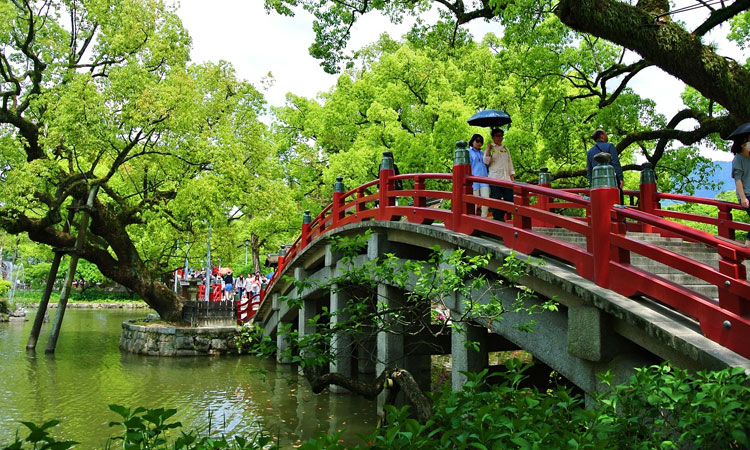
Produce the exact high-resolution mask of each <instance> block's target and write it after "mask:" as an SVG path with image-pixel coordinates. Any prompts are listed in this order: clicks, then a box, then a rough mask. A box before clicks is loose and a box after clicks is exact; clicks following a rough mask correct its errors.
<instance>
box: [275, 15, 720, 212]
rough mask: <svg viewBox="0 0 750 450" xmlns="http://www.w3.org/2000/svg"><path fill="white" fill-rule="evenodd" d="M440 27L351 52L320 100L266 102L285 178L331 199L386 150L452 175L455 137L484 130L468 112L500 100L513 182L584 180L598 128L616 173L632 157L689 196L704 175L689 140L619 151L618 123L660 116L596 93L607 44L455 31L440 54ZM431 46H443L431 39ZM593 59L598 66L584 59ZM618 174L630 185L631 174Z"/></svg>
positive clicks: (553, 25) (661, 121)
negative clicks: (507, 120) (614, 157)
mask: <svg viewBox="0 0 750 450" xmlns="http://www.w3.org/2000/svg"><path fill="white" fill-rule="evenodd" d="M441 31H442V28H437V29H417V30H413V31H412V33H410V34H409V35H407V40H406V42H397V41H394V40H392V39H391V38H390V37H388V36H387V35H383V36H381V37H380V39H379V40H378V41H377V42H376V43H374V44H372V45H370V46H368V47H366V48H365V49H363V50H361V51H360V52H358V54H357V59H356V63H357V64H356V68H352V69H349V70H347V71H345V72H344V73H343V74H342V75H341V76H340V77H339V79H338V82H337V83H336V85H335V86H334V87H332V88H331V90H330V91H329V92H327V93H325V94H322V95H321V96H320V98H319V100H312V99H305V98H300V97H297V96H292V95H290V96H289V97H288V98H287V102H288V103H287V105H286V106H285V107H283V108H277V109H276V115H277V119H278V122H279V125H278V129H279V130H280V133H281V135H282V136H283V137H284V142H285V144H286V145H287V148H288V149H289V152H290V153H294V154H295V155H298V156H299V157H300V160H298V162H297V163H296V164H297V165H298V166H299V168H300V170H298V171H295V172H292V171H291V170H290V179H292V180H300V179H304V180H305V185H306V186H308V187H309V192H313V195H312V196H310V198H311V199H318V201H319V204H320V205H323V204H326V203H327V202H329V201H330V195H331V190H332V186H333V184H334V180H335V178H336V177H337V176H342V177H344V180H345V183H346V185H347V186H349V187H354V186H356V185H359V184H361V183H364V182H366V181H369V180H371V179H373V178H376V177H377V168H378V163H379V161H380V158H381V154H382V152H383V151H384V150H390V151H393V153H394V155H395V159H396V162H397V164H398V166H399V169H400V171H401V172H402V173H415V172H447V171H450V170H451V166H452V149H453V148H454V143H455V141H456V140H459V139H463V140H468V137H469V136H470V135H471V133H475V132H480V133H485V134H487V130H486V129H480V128H474V127H470V126H469V125H468V124H467V123H466V118H467V117H469V116H470V115H471V114H472V113H473V112H474V111H476V110H478V109H483V108H488V107H493V108H496V107H500V108H502V109H504V110H505V111H507V112H508V113H510V114H511V116H512V117H513V119H514V121H513V125H512V127H511V128H510V129H509V130H508V131H507V133H506V140H505V142H506V146H507V147H508V148H509V150H510V152H511V154H512V156H513V161H514V166H515V169H516V175H517V178H518V179H519V180H523V181H527V182H535V181H536V179H537V176H538V173H539V170H540V169H541V168H542V167H547V168H549V169H550V171H551V172H552V174H553V177H554V178H555V179H556V180H557V181H556V184H557V185H559V186H563V187H565V186H580V185H585V184H587V180H586V179H585V178H584V176H585V174H586V171H585V154H586V151H587V150H588V148H589V147H590V145H591V141H590V140H589V138H588V136H589V135H590V134H591V131H592V130H593V129H594V128H595V127H598V126H604V127H606V128H607V129H613V130H615V131H614V132H613V133H612V134H614V135H617V134H619V136H618V137H617V138H616V140H621V145H618V148H621V149H622V153H621V160H622V161H623V163H624V165H625V169H626V170H640V166H639V165H637V164H634V162H635V159H636V152H638V153H640V156H641V157H643V158H645V159H647V160H648V161H650V162H651V163H652V164H654V165H655V166H656V170H657V171H658V172H659V174H660V177H659V180H660V183H661V187H662V189H665V190H670V191H675V190H676V191H690V190H691V189H693V188H694V186H696V185H701V184H704V183H705V182H706V180H707V179H708V176H709V172H710V170H709V169H712V167H713V164H712V163H711V162H710V161H709V160H707V159H706V158H703V157H701V156H699V155H697V152H695V149H694V148H693V147H682V148H679V147H678V148H670V151H668V152H667V151H665V149H666V147H664V146H661V144H660V143H656V144H650V143H648V142H639V146H638V149H637V150H633V149H632V148H633V146H631V147H630V148H628V144H627V142H628V141H627V139H628V138H627V136H628V134H627V132H624V131H617V130H623V129H628V130H637V131H636V132H638V133H641V132H646V131H649V130H653V129H655V128H656V129H658V128H659V127H663V126H664V125H665V123H666V119H665V118H664V117H662V116H660V115H658V114H656V113H655V112H654V104H653V102H652V101H650V100H644V99H642V98H640V97H639V96H638V95H636V94H635V93H633V92H632V91H631V90H630V89H629V88H627V87H626V86H625V85H624V84H622V85H621V86H620V87H619V88H618V89H617V90H616V91H615V92H613V93H609V94H608V93H607V92H599V91H598V90H597V89H598V88H597V86H598V83H600V81H595V77H596V76H597V74H598V73H600V72H598V71H601V70H603V69H601V68H600V67H609V66H607V64H605V63H606V62H607V61H609V63H611V64H614V62H615V61H616V60H617V58H619V56H620V55H619V54H618V53H617V51H616V49H615V48H614V46H612V45H611V44H609V43H606V42H596V43H595V42H589V41H587V42H584V43H582V45H580V46H579V47H576V48H573V47H569V48H568V47H565V48H564V51H563V50H561V48H560V47H564V46H563V45H562V44H561V45H558V46H557V47H553V46H552V45H551V44H550V45H536V43H529V42H527V41H525V40H524V39H523V38H522V37H518V35H517V34H514V33H506V35H505V37H503V38H502V39H500V38H497V37H495V36H493V35H488V36H487V37H485V40H484V41H483V42H482V43H474V42H472V41H470V40H468V39H466V38H464V39H463V40H461V42H460V43H455V42H454V44H453V45H454V47H453V49H452V50H453V51H451V52H443V51H442V50H437V49H442V48H444V47H445V46H446V45H447V43H448V41H447V39H449V37H447V36H444V35H443V34H441ZM537 33H538V35H539V36H544V37H543V38H542V37H540V38H539V39H544V40H545V42H549V43H551V42H552V41H554V40H555V39H557V40H560V39H563V38H562V37H561V36H562V35H564V34H565V33H566V28H565V27H564V26H562V25H561V24H560V23H559V22H558V21H557V20H555V19H548V20H547V21H546V22H545V23H543V24H540V25H539V27H538V28H537ZM441 41H443V42H444V45H443V46H440V45H438V44H436V42H441ZM595 54H596V55H599V56H598V58H594V55H595ZM595 59H597V60H598V61H601V63H600V64H593V63H592V61H593V60H595ZM615 76H616V73H611V74H610V75H608V77H609V78H612V77H615ZM319 101H320V103H319ZM644 130H645V131H644ZM487 138H488V139H489V136H487ZM665 145H666V144H665ZM288 155H289V154H288ZM287 160H288V161H292V160H294V158H293V157H291V156H288V157H287ZM303 161H304V163H303ZM662 161H663V162H662ZM292 167H293V166H292ZM292 173H293V174H292ZM628 181H629V183H630V187H631V188H637V183H638V177H637V176H629V177H628ZM318 208H320V206H318ZM311 209H315V208H311Z"/></svg>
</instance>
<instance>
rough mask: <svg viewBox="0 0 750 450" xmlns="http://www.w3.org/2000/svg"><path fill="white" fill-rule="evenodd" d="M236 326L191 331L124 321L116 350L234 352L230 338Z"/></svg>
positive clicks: (171, 353)
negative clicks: (118, 348) (118, 347)
mask: <svg viewBox="0 0 750 450" xmlns="http://www.w3.org/2000/svg"><path fill="white" fill-rule="evenodd" d="M238 330H239V327H235V326H223V327H206V328H192V327H179V326H173V325H166V324H163V323H149V322H144V321H143V320H126V321H125V322H123V323H122V334H121V335H120V349H121V350H123V351H127V352H130V353H137V354H141V355H152V356H206V355H221V354H227V353H232V354H236V353H237V346H236V345H235V342H234V336H235V335H236V334H237V331H238Z"/></svg>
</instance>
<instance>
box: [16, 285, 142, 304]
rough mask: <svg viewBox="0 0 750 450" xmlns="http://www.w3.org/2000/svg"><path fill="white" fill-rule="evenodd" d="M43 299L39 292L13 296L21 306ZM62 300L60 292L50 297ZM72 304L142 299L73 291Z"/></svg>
mask: <svg viewBox="0 0 750 450" xmlns="http://www.w3.org/2000/svg"><path fill="white" fill-rule="evenodd" d="M41 298H42V291H38V290H17V291H16V293H15V295H14V296H13V301H14V302H16V303H21V304H31V303H39V300H41ZM59 299H60V291H53V292H52V295H50V301H51V302H56V301H58V300H59ZM68 301H70V302H91V303H116V302H134V301H141V299H140V297H138V296H137V295H135V294H133V293H129V292H122V291H116V292H109V291H104V290H100V289H95V288H92V289H86V290H85V291H81V290H78V289H73V290H72V291H71V292H70V297H69V298H68Z"/></svg>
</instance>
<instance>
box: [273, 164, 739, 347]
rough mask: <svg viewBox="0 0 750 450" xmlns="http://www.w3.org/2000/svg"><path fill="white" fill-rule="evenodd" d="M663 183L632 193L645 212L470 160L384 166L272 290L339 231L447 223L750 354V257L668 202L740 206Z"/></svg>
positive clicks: (329, 217) (347, 196) (311, 228)
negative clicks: (654, 266)
mask: <svg viewBox="0 0 750 450" xmlns="http://www.w3.org/2000/svg"><path fill="white" fill-rule="evenodd" d="M430 179H438V180H451V181H452V184H451V187H450V189H451V190H450V191H443V190H427V189H425V185H424V184H425V183H424V182H425V181H426V180H430ZM397 180H414V183H415V184H414V189H402V190H396V189H395V181H397ZM474 182H480V183H487V184H488V185H493V186H502V187H509V188H512V189H513V192H514V200H513V202H512V203H511V202H507V201H505V200H498V199H492V198H485V197H479V196H474V195H473V192H472V191H473V190H472V183H474ZM655 186H656V185H655V181H650V182H649V181H646V182H644V181H643V178H642V183H641V189H640V190H639V191H626V192H625V193H626V194H627V195H629V196H630V197H631V199H632V198H638V203H637V205H634V206H630V207H624V206H619V205H617V204H618V203H619V191H618V190H617V189H616V188H614V187H609V188H606V189H602V188H596V189H590V190H589V189H564V190H561V189H553V188H552V187H551V186H550V185H549V184H539V185H535V184H526V183H521V182H511V181H509V180H497V179H493V178H488V177H478V176H472V175H471V172H470V167H469V166H468V164H467V163H466V162H462V163H458V162H457V163H456V165H454V170H453V173H451V174H403V175H395V174H394V173H393V170H392V169H381V171H380V174H379V178H378V179H377V180H372V181H369V182H367V183H365V184H363V185H361V186H358V187H355V188H354V189H351V190H349V191H347V192H334V201H333V202H332V203H331V204H329V205H328V206H326V207H325V208H324V209H323V210H322V211H321V212H320V213H319V214H318V215H317V216H316V217H315V219H314V220H312V221H310V223H305V224H303V227H302V234H301V236H300V238H298V239H297V240H296V241H295V243H294V244H293V245H292V247H291V248H290V250H289V252H288V254H287V257H286V258H283V259H282V258H280V259H281V261H280V263H279V270H278V271H277V272H276V273H275V276H274V277H273V278H272V280H271V282H270V285H269V287H268V289H269V290H270V289H272V288H273V286H274V285H275V283H276V280H277V279H278V278H279V277H280V276H281V273H282V272H283V269H284V265H285V264H284V263H286V262H289V261H291V260H293V259H294V258H295V257H296V256H297V255H298V254H299V252H300V251H301V250H302V249H303V248H304V247H306V246H307V245H308V244H309V243H311V242H312V241H313V240H315V239H316V238H317V237H319V236H321V235H322V234H323V233H325V232H327V231H329V230H331V229H335V228H337V227H339V226H342V225H345V224H349V223H355V222H361V221H364V220H370V219H375V220H385V221H388V220H401V219H402V218H406V220H408V221H409V222H412V223H432V222H433V221H442V222H443V223H444V224H445V227H446V229H450V230H452V231H455V232H459V233H464V234H476V233H480V232H483V233H488V234H492V235H495V236H498V237H500V238H502V239H503V242H504V244H505V245H506V246H507V247H509V248H512V249H514V250H516V251H519V252H521V253H526V254H531V253H533V252H543V253H548V254H550V255H553V256H555V257H557V258H560V259H561V260H564V261H568V262H570V263H572V264H573V265H574V266H575V267H576V270H577V271H578V273H579V274H580V275H581V276H582V277H584V278H588V279H590V280H593V281H594V282H595V283H596V284H597V285H600V286H602V287H605V288H608V289H612V290H614V291H616V292H618V293H620V294H622V295H625V296H632V295H635V294H643V295H647V296H649V297H652V298H654V299H656V300H658V301H661V302H663V303H665V304H667V305H670V306H672V307H674V308H675V309H677V310H679V311H682V312H684V313H686V314H688V315H691V316H692V317H694V318H696V319H698V320H699V321H700V323H701V328H702V329H703V330H704V333H705V334H706V336H707V337H709V338H710V339H713V340H715V341H717V342H719V343H721V344H722V345H725V346H726V347H728V348H730V349H732V350H735V351H738V352H740V353H743V354H746V355H750V340H749V339H746V337H747V336H750V320H748V319H747V318H743V317H742V316H743V315H747V316H748V317H750V301H748V299H750V283H748V281H747V276H746V271H745V268H744V266H743V265H742V261H743V260H746V259H750V250H749V249H747V248H745V247H744V246H741V245H739V244H737V243H734V242H730V241H726V240H725V239H726V236H722V237H716V236H714V235H712V234H710V233H707V232H703V231H700V230H696V229H693V228H691V227H689V226H687V225H682V224H679V223H676V222H673V221H671V220H668V218H667V216H669V215H674V214H672V213H673V212H672V211H667V210H663V209H661V208H660V207H659V204H658V200H659V199H679V200H682V201H685V200H691V201H694V202H695V203H703V204H709V205H714V206H718V207H720V208H721V209H723V210H725V212H729V211H730V210H731V209H738V208H739V207H738V206H737V205H732V204H729V203H727V202H720V201H710V200H707V199H696V198H694V197H687V196H678V195H674V194H659V193H657V192H656V189H655ZM372 187H376V192H374V193H372V194H365V190H367V189H369V188H372ZM409 197H411V198H412V199H413V202H412V204H411V205H408V206H402V205H399V204H398V203H399V201H398V200H397V199H398V198H409ZM427 198H439V199H450V200H451V206H450V209H436V208H428V207H427V205H426V199H427ZM532 198H535V203H532V202H531V201H530V200H531V199H532ZM555 201H557V202H555ZM631 202H632V201H631ZM367 203H370V204H371V207H369V208H368V207H367ZM401 203H402V204H403V202H401ZM479 206H488V207H490V208H492V209H499V210H502V211H505V212H507V213H509V214H511V215H512V221H511V222H500V221H497V220H493V219H490V218H483V217H480V216H478V215H476V214H475V211H476V210H477V208H478V207H479ZM730 207H731V208H730ZM565 208H572V209H584V210H585V217H580V216H579V217H575V216H564V215H559V214H556V213H555V212H553V211H552V210H553V209H554V210H559V209H565ZM680 214H682V216H681V217H678V218H683V219H684V218H687V217H689V216H692V215H690V214H687V213H680ZM720 214H721V212H720ZM727 219H728V221H729V224H728V223H727ZM715 220H716V225H717V226H718V227H719V233H720V235H721V234H722V233H724V232H726V233H729V231H727V230H730V231H731V233H733V230H734V229H742V228H741V226H739V225H737V226H736V225H735V223H734V222H733V221H732V220H731V215H730V216H729V217H723V218H721V217H720V218H719V219H715ZM722 220H723V222H721V221H722ZM707 223H711V221H707ZM533 226H542V227H562V228H565V229H568V230H570V231H573V232H575V233H579V234H581V235H583V236H584V237H585V238H586V247H585V248H581V247H578V246H576V245H572V244H568V243H566V242H564V241H561V240H559V239H555V238H554V237H550V236H546V235H541V234H539V233H537V232H536V231H534V230H533V229H532V227H533ZM722 227H723V228H722ZM748 228H750V225H748ZM626 230H627V231H634V230H635V231H646V232H649V231H657V232H659V233H660V234H662V235H665V236H674V237H680V238H682V239H684V240H687V241H692V242H700V243H703V244H705V245H707V246H709V247H711V248H715V249H717V251H718V253H719V256H720V257H721V260H720V262H719V269H718V270H717V269H715V268H713V267H711V266H709V265H706V264H702V263H698V262H697V261H696V260H694V259H692V258H690V257H687V256H682V255H679V254H677V253H675V252H673V251H671V250H665V249H660V248H658V247H655V246H653V245H650V244H647V243H644V242H642V241H639V240H637V239H633V238H630V237H627V236H625V233H626ZM722 230H724V231H722ZM732 236H733V235H732ZM631 252H634V253H636V254H643V255H644V256H646V257H650V258H652V259H656V260H657V261H660V262H663V263H664V264H666V265H668V266H672V267H675V268H677V269H678V270H681V271H683V272H684V273H688V274H691V275H693V276H696V277H698V278H700V279H703V280H704V281H706V282H708V283H710V284H714V285H716V286H717V287H718V289H719V304H718V305H717V304H715V303H713V301H712V300H711V299H709V298H708V297H705V296H703V295H701V294H698V293H696V292H694V291H689V290H687V289H686V288H684V287H682V286H680V285H677V284H675V283H673V282H671V281H667V280H665V279H663V278H660V277H658V276H655V275H653V274H650V273H649V272H645V271H643V270H642V269H638V268H636V267H635V266H632V265H630V253H631ZM675 298H678V299H679V300H675ZM717 323H718V324H719V325H717ZM727 324H729V325H727ZM732 326H734V327H735V328H734V329H732V332H731V333H729V332H728V331H727V330H728V329H730V328H731V327H732ZM727 327H729V328H727ZM745 341H748V342H745Z"/></svg>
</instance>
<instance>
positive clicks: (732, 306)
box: [719, 230, 750, 317]
mask: <svg viewBox="0 0 750 450" xmlns="http://www.w3.org/2000/svg"><path fill="white" fill-rule="evenodd" d="M733 231H734V230H733ZM719 256H720V257H721V259H720V260H719V272H721V273H722V274H724V275H727V276H729V277H732V278H734V279H736V280H747V269H746V268H745V265H744V264H742V261H743V260H742V258H740V257H739V256H738V255H737V252H736V250H734V249H731V248H728V247H724V246H719ZM730 286H731V282H730V281H727V282H726V283H725V284H724V285H719V306H721V307H722V308H723V309H726V310H727V311H731V312H733V313H735V314H737V315H739V316H745V317H747V316H748V314H750V300H748V299H744V298H742V297H740V296H739V295H737V294H733V293H731V292H730V291H729V289H728V288H729V287H730Z"/></svg>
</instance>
